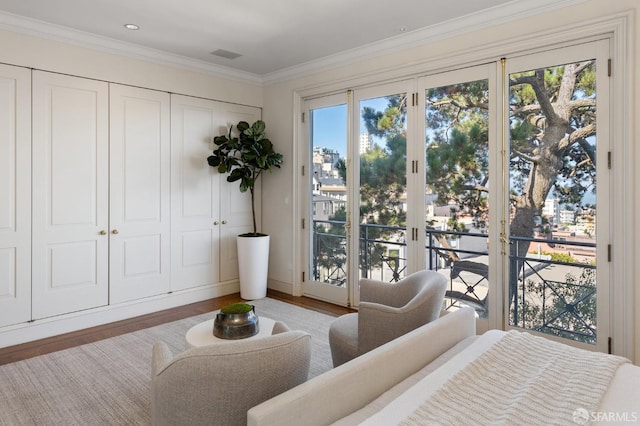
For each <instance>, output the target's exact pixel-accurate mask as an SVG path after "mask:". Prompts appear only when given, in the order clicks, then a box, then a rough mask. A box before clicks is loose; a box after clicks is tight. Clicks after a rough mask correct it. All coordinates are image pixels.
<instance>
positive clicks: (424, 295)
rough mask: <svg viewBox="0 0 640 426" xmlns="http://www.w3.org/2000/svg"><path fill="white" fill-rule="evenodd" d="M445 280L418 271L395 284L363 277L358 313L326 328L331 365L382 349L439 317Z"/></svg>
mask: <svg viewBox="0 0 640 426" xmlns="http://www.w3.org/2000/svg"><path fill="white" fill-rule="evenodd" d="M446 287H447V278H446V277H445V276H444V275H442V274H440V273H438V272H435V271H418V272H415V273H413V274H411V275H409V276H407V277H405V278H404V279H402V280H400V281H398V282H397V283H386V282H381V281H375V280H370V279H366V278H362V279H361V280H360V305H359V306H358V312H357V313H352V314H346V315H342V316H341V317H339V318H338V319H336V320H335V321H334V322H333V323H332V324H331V327H330V329H329V345H330V347H331V357H332V359H333V366H334V367H337V366H339V365H341V364H344V363H345V362H347V361H350V360H351V359H353V358H355V357H357V356H359V355H362V354H364V353H366V352H369V351H370V350H372V349H374V348H377V347H378V346H381V345H383V344H385V343H387V342H389V341H391V340H393V339H395V338H396V337H399V336H402V335H403V334H405V333H407V332H409V331H411V330H414V329H416V328H418V327H420V326H422V325H424V324H426V323H428V322H431V321H433V320H435V319H437V318H438V317H439V316H440V311H441V310H442V306H443V302H444V293H445V291H446Z"/></svg>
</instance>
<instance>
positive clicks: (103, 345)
mask: <svg viewBox="0 0 640 426" xmlns="http://www.w3.org/2000/svg"><path fill="white" fill-rule="evenodd" d="M251 303H252V304H254V305H255V306H256V313H258V315H264V316H266V317H269V318H272V319H275V320H279V321H282V322H284V323H285V324H287V326H289V328H291V329H299V330H304V331H307V332H308V333H309V334H311V336H312V339H311V341H312V351H311V368H310V372H309V377H314V376H317V375H318V374H321V373H323V372H325V371H327V370H329V369H330V368H331V352H330V349H329V343H328V332H329V325H330V324H331V321H333V319H334V317H332V316H329V315H325V314H321V313H318V312H315V311H311V310H308V309H304V308H301V307H298V306H295V305H290V304H288V303H284V302H280V301H278V300H274V299H268V298H267V299H261V300H255V301H253V302H251ZM213 317H214V314H213V313H207V314H202V315H198V316H194V317H190V318H186V319H183V320H179V321H175V322H172V323H168V324H163V325H159V326H156V327H152V328H148V329H145V330H140V331H136V332H133V333H129V334H125V335H122V336H117V337H112V338H110V339H106V340H101V341H99V342H95V343H90V344H86V345H82V346H78V347H75V348H71V349H66V350H63V351H59V352H54V353H51V354H47V355H42V356H39V357H36V358H31V359H27V360H24V361H19V362H15V363H12V364H6V365H3V366H0V425H65V426H67V425H82V426H86V425H149V424H151V415H150V407H151V398H150V375H151V348H152V346H153V344H154V343H155V342H156V341H158V340H163V341H165V342H166V343H167V344H168V345H169V347H170V348H171V350H172V351H173V353H174V354H176V353H179V352H182V351H183V350H184V335H185V333H186V332H187V330H188V329H189V328H191V327H192V326H194V325H196V324H198V323H199V322H202V321H205V320H208V319H212V318H213Z"/></svg>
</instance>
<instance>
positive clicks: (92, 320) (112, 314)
mask: <svg viewBox="0 0 640 426" xmlns="http://www.w3.org/2000/svg"><path fill="white" fill-rule="evenodd" d="M239 291H240V285H239V284H238V282H237V281H230V282H225V283H218V284H213V285H208V286H202V287H198V288H193V289H187V290H180V291H175V292H172V293H167V294H162V295H158V296H153V297H149V298H145V299H140V300H134V301H129V302H123V303H119V304H117V305H108V306H101V307H99V308H93V309H87V310H84V311H79V312H73V313H69V314H64V315H59V316H55V317H51V318H44V319H40V320H36V321H32V322H28V323H22V324H16V325H11V326H7V327H2V328H0V348H4V347H7V346H13V345H18V344H21V343H26V342H31V341H33V340H39V339H44V338H46V337H52V336H57V335H59V334H64V333H69V332H72V331H77V330H82V329H85V328H89V327H95V326H98V325H103V324H108V323H111V322H115V321H120V320H124V319H128V318H133V317H137V316H139V315H145V314H149V313H153V312H158V311H162V310H164V309H170V308H175V307H178V306H183V305H187V304H189V303H195V302H200V301H203V300H208V299H212V298H215V297H220V296H226V295H228V294H233V293H238V292H239Z"/></svg>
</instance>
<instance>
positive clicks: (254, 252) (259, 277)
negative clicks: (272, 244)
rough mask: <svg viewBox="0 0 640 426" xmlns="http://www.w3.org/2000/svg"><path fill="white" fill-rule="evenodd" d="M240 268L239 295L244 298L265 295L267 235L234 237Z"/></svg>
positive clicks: (262, 296) (267, 254)
mask: <svg viewBox="0 0 640 426" xmlns="http://www.w3.org/2000/svg"><path fill="white" fill-rule="evenodd" d="M236 241H237V244H238V267H239V269H240V297H242V298H243V299H246V300H254V299H262V298H264V297H266V296H267V274H268V272H269V236H268V235H264V236H259V237H241V236H238V237H236Z"/></svg>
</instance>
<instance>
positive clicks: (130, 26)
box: [124, 24, 140, 31]
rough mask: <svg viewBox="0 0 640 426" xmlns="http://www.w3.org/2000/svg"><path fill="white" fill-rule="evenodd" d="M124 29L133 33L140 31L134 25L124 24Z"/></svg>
mask: <svg viewBox="0 0 640 426" xmlns="http://www.w3.org/2000/svg"><path fill="white" fill-rule="evenodd" d="M124 27H125V28H126V29H128V30H133V31H135V30H139V29H140V27H139V26H137V25H136V24H124Z"/></svg>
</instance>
